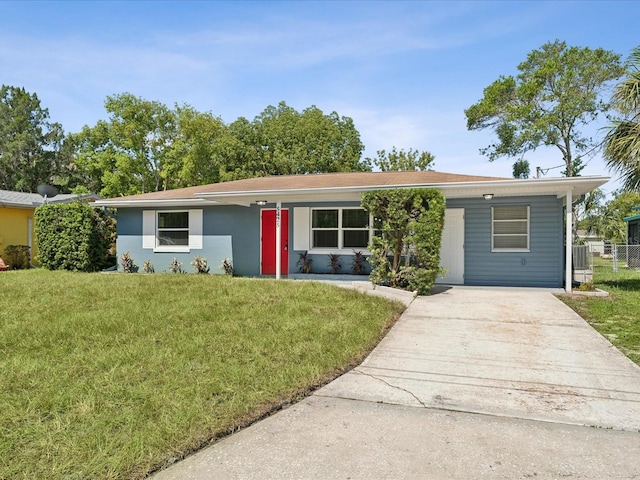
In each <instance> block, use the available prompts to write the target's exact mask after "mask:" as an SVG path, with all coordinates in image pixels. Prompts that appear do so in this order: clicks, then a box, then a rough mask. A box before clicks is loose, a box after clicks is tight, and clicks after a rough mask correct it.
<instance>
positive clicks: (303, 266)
mask: <svg viewBox="0 0 640 480" xmlns="http://www.w3.org/2000/svg"><path fill="white" fill-rule="evenodd" d="M312 264H313V258H311V255H309V252H308V251H307V250H305V251H304V252H302V253H299V254H298V261H297V262H296V267H300V273H311V265H312Z"/></svg>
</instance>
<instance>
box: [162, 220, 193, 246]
mask: <svg viewBox="0 0 640 480" xmlns="http://www.w3.org/2000/svg"><path fill="white" fill-rule="evenodd" d="M157 225H158V230H157V236H156V238H157V239H158V243H157V246H158V247H162V246H166V245H189V212H158V223H157Z"/></svg>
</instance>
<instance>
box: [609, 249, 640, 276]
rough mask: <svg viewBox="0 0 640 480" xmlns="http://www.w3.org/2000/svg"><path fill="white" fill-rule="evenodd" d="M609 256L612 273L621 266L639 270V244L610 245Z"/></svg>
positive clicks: (621, 267)
mask: <svg viewBox="0 0 640 480" xmlns="http://www.w3.org/2000/svg"><path fill="white" fill-rule="evenodd" d="M611 257H612V266H613V271H614V273H617V272H618V271H619V270H620V269H623V268H627V269H632V270H638V271H640V245H612V246H611Z"/></svg>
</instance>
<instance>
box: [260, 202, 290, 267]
mask: <svg viewBox="0 0 640 480" xmlns="http://www.w3.org/2000/svg"><path fill="white" fill-rule="evenodd" d="M280 217H281V218H280V239H281V240H280V274H281V275H287V274H288V273H289V210H285V209H282V210H280ZM260 224H261V227H260V251H261V258H260V263H261V269H260V271H261V273H262V275H275V274H276V211H275V210H262V211H261V213H260Z"/></svg>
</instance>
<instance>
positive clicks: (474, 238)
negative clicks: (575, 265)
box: [447, 196, 564, 287]
mask: <svg viewBox="0 0 640 480" xmlns="http://www.w3.org/2000/svg"><path fill="white" fill-rule="evenodd" d="M495 205H529V207H530V240H529V242H530V245H529V246H530V251H529V252H492V251H491V207H492V206H495ZM447 207H450V208H455V207H464V208H465V240H464V243H465V250H464V255H465V262H464V263H465V272H464V274H465V277H464V283H465V285H496V286H527V287H561V286H562V284H563V258H564V256H563V254H564V247H563V244H564V243H563V242H564V240H563V238H564V237H563V207H562V200H561V199H558V198H557V197H555V196H544V197H512V198H495V199H493V200H491V201H487V200H483V199H478V200H475V199H473V200H471V199H462V200H458V199H456V200H449V201H448V202H447Z"/></svg>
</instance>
